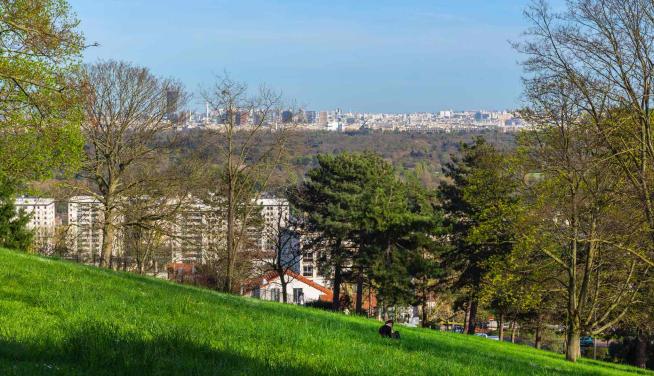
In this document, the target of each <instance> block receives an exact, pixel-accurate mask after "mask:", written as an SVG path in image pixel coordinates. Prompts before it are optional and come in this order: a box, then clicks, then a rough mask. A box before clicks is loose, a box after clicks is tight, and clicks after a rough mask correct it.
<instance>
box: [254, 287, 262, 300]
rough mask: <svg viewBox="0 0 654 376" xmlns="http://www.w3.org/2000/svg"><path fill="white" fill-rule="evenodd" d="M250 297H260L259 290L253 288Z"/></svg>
mask: <svg viewBox="0 0 654 376" xmlns="http://www.w3.org/2000/svg"><path fill="white" fill-rule="evenodd" d="M252 297H253V298H257V299H259V298H260V297H261V290H260V289H259V288H258V287H255V288H254V290H252Z"/></svg>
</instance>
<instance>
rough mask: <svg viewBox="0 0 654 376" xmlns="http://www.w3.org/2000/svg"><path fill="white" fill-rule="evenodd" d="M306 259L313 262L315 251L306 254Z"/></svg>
mask: <svg viewBox="0 0 654 376" xmlns="http://www.w3.org/2000/svg"><path fill="white" fill-rule="evenodd" d="M304 261H306V262H313V252H309V253H307V254H306V255H304Z"/></svg>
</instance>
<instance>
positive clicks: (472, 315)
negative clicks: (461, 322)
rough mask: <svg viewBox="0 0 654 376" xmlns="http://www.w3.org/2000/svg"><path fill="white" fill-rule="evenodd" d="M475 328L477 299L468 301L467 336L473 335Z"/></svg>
mask: <svg viewBox="0 0 654 376" xmlns="http://www.w3.org/2000/svg"><path fill="white" fill-rule="evenodd" d="M476 327H477V299H476V298H473V299H472V300H471V301H470V317H469V318H468V331H467V333H468V334H475V329H476Z"/></svg>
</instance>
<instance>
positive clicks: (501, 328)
mask: <svg viewBox="0 0 654 376" xmlns="http://www.w3.org/2000/svg"><path fill="white" fill-rule="evenodd" d="M497 331H498V334H497V335H498V337H500V342H503V341H504V314H503V313H500V319H499V321H498V322H497Z"/></svg>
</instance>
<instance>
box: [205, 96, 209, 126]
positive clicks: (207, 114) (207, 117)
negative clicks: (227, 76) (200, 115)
mask: <svg viewBox="0 0 654 376" xmlns="http://www.w3.org/2000/svg"><path fill="white" fill-rule="evenodd" d="M205 104H206V106H207V113H206V117H205V118H204V121H205V122H207V123H208V122H209V101H207V102H205Z"/></svg>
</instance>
